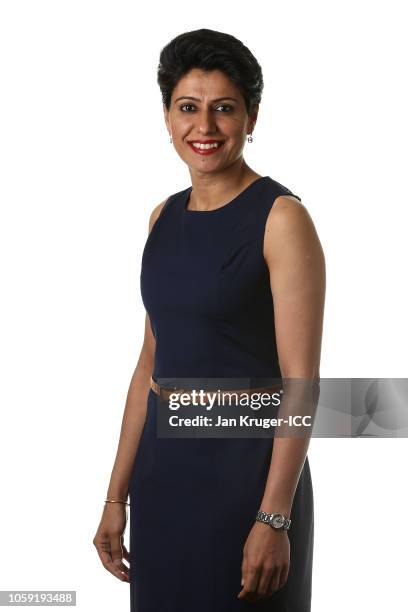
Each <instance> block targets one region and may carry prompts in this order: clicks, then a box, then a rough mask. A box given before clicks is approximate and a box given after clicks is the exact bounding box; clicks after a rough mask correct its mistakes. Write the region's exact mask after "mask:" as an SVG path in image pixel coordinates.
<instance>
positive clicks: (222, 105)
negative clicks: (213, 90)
mask: <svg viewBox="0 0 408 612" xmlns="http://www.w3.org/2000/svg"><path fill="white" fill-rule="evenodd" d="M217 108H227V109H228V111H227V112H229V111H230V110H231V106H229V105H228V104H220V106H217Z"/></svg>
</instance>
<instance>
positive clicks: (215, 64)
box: [157, 28, 263, 114]
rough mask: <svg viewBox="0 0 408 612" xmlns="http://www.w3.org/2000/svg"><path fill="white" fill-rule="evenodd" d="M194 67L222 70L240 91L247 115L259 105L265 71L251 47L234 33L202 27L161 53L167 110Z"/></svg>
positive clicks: (159, 72)
mask: <svg viewBox="0 0 408 612" xmlns="http://www.w3.org/2000/svg"><path fill="white" fill-rule="evenodd" d="M193 68H200V69H202V70H207V71H210V70H221V71H222V72H223V73H224V74H225V75H226V76H227V77H228V78H229V79H230V80H231V81H232V82H233V83H234V84H235V85H236V86H237V87H238V89H239V90H240V92H241V94H242V96H243V98H244V100H245V106H246V109H247V112H248V114H249V113H250V112H251V110H252V108H253V106H254V105H256V104H259V103H260V101H261V97H262V90H263V77H262V69H261V66H260V65H259V63H258V62H257V60H256V58H255V57H254V56H253V55H252V53H251V51H250V50H249V49H248V47H246V46H245V45H244V44H243V43H242V42H241V41H240V40H238V39H237V38H235V37H234V36H232V35H231V34H226V33H225V32H217V31H216V30H209V29H207V28H201V29H200V30H193V31H191V32H184V33H183V34H179V35H178V36H176V37H175V38H173V39H172V40H171V41H170V42H169V43H168V44H167V45H166V46H165V47H164V48H163V49H162V50H161V52H160V61H159V66H158V69H157V82H158V84H159V87H160V90H161V94H162V100H163V103H164V104H165V106H166V108H167V110H169V108H170V101H171V95H172V92H173V89H174V88H175V87H176V85H177V83H178V81H179V80H180V79H181V78H182V77H183V76H184V75H186V74H187V73H188V72H189V71H190V70H192V69H193Z"/></svg>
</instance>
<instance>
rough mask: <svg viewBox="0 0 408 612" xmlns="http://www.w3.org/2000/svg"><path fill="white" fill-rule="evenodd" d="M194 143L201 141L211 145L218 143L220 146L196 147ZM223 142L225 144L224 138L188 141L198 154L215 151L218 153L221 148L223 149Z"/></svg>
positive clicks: (200, 142) (208, 153)
mask: <svg viewBox="0 0 408 612" xmlns="http://www.w3.org/2000/svg"><path fill="white" fill-rule="evenodd" d="M193 143H199V144H203V145H210V144H213V143H218V146H217V147H207V148H199V147H195V146H194V144H193ZM223 144H224V141H223V140H190V141H189V142H188V145H189V146H190V147H191V148H192V150H193V151H194V153H197V154H198V155H212V154H213V153H216V152H217V151H218V150H219V149H221V147H222V145H223Z"/></svg>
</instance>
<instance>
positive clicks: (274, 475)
mask: <svg viewBox="0 0 408 612" xmlns="http://www.w3.org/2000/svg"><path fill="white" fill-rule="evenodd" d="M264 256H265V260H266V262H267V264H268V268H269V273H270V283H271V291H272V296H273V307H274V312H273V315H274V318H275V330H276V344H277V351H278V359H279V366H280V370H281V374H282V378H283V379H301V381H300V382H301V385H300V386H301V389H302V390H303V389H304V381H305V380H307V381H319V380H320V374H319V364H320V348H321V340H322V328H323V311H324V296H325V282H326V281H325V278H326V274H325V261H324V255H323V250H322V247H321V245H320V241H319V238H318V236H317V233H316V230H315V228H314V225H313V222H312V220H311V218H310V216H309V214H308V212H307V210H306V208H305V207H304V206H303V204H301V203H300V202H299V201H298V200H296V199H295V198H292V197H286V196H285V197H284V196H280V197H278V198H277V200H276V202H275V204H274V206H272V209H271V212H270V213H269V216H268V220H267V223H266V228H265V236H264ZM285 383H287V380H286V381H285ZM295 386H297V385H295ZM289 387H290V395H291V396H292V397H293V391H292V388H293V384H292V383H291V381H290V380H289ZM306 387H307V389H310V385H309V384H308V385H306ZM284 390H285V394H284V396H283V400H282V402H281V406H280V410H279V413H278V416H280V415H281V410H282V408H284V410H285V409H286V406H287V404H288V398H287V394H286V386H285V384H284ZM294 395H295V399H296V400H297V401H295V403H294V407H295V409H296V410H297V407H298V406H299V407H300V408H301V409H303V406H302V403H303V402H302V401H299V397H296V396H297V395H298V394H297V393H295V394H294ZM303 397H304V396H303V394H302V393H301V394H300V398H301V400H302V399H303ZM306 397H307V400H308V401H310V400H309V396H308V395H306ZM289 403H290V402H289ZM312 403H313V402H312ZM310 412H311V414H313V411H312V410H311V411H310ZM289 414H292V415H293V414H294V413H293V412H289ZM295 414H296V413H295ZM306 414H308V411H306ZM285 416H286V415H285ZM285 433H286V430H285ZM307 433H309V432H307ZM308 446H309V437H307V436H306V435H303V437H282V436H275V439H274V443H273V450H272V457H271V464H270V468H269V473H268V479H267V482H266V486H265V490H264V494H263V498H262V501H261V505H260V509H262V510H264V511H266V512H268V513H272V512H280V513H281V514H284V515H286V516H290V512H291V508H292V504H293V499H294V495H295V492H296V487H297V484H298V481H299V477H300V474H301V471H302V468H303V465H304V462H305V458H306V454H307V449H308ZM289 567H290V542H289V538H288V534H287V532H286V531H277V530H274V529H271V528H270V527H269V525H264V524H262V523H260V522H255V523H254V525H253V527H252V529H251V532H250V533H249V535H248V538H247V540H246V542H245V546H244V551H243V561H242V585H243V588H242V589H241V591H240V593H239V594H238V599H245V600H247V601H249V602H253V601H257V600H258V599H260V598H262V597H265V596H269V595H271V594H272V593H274V592H275V591H277V590H278V589H280V588H282V586H283V585H284V584H285V582H286V581H287V578H288V574H289Z"/></svg>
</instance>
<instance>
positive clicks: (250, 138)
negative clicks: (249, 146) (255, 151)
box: [248, 134, 254, 142]
mask: <svg viewBox="0 0 408 612" xmlns="http://www.w3.org/2000/svg"><path fill="white" fill-rule="evenodd" d="M253 140H254V139H253V138H252V134H249V136H248V142H253Z"/></svg>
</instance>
